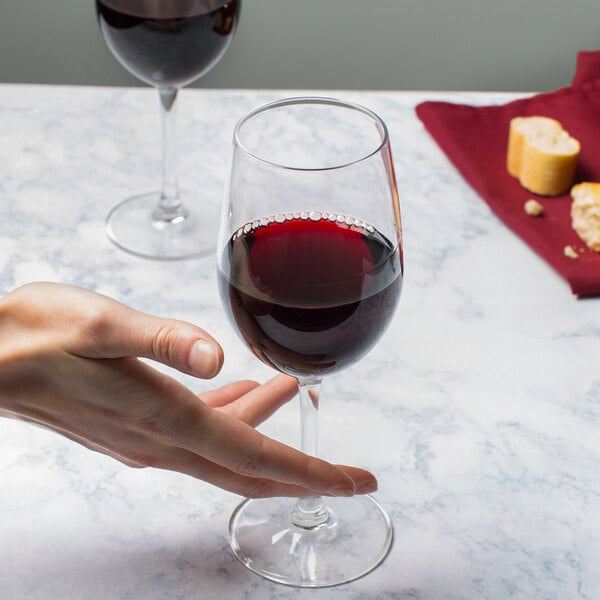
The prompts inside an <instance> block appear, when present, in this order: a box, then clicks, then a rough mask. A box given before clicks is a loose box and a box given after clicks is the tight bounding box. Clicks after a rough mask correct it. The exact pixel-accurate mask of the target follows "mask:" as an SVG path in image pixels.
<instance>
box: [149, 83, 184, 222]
mask: <svg viewBox="0 0 600 600" xmlns="http://www.w3.org/2000/svg"><path fill="white" fill-rule="evenodd" d="M158 93H159V96H160V114H161V133H162V185H161V193H160V200H159V203H158V206H157V207H156V209H155V211H154V213H153V217H154V220H155V221H156V222H159V223H164V224H167V223H178V222H180V221H183V220H184V219H185V218H186V216H187V211H186V210H185V209H184V207H183V205H182V204H181V200H180V198H179V186H178V184H177V145H176V117H177V111H176V106H177V103H176V100H177V90H176V89H174V88H159V90H158Z"/></svg>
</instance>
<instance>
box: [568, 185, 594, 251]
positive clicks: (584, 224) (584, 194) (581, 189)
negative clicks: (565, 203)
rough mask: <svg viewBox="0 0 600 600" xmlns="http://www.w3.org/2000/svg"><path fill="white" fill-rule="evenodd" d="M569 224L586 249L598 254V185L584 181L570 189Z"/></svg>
mask: <svg viewBox="0 0 600 600" xmlns="http://www.w3.org/2000/svg"><path fill="white" fill-rule="evenodd" d="M571 197H572V198H573V202H572V203H571V224H572V225H573V229H574V230H575V231H576V232H577V235H578V236H579V237H580V238H581V239H582V240H583V241H584V242H585V243H586V244H587V246H588V248H591V249H592V250H594V251H596V252H600V183H592V182H589V181H585V182H583V183H579V184H577V185H574V186H573V188H572V189H571Z"/></svg>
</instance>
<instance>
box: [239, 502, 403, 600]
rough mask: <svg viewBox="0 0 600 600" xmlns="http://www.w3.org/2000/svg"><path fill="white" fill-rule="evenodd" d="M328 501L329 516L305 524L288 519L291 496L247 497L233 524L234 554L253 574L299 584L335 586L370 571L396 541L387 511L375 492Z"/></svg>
mask: <svg viewBox="0 0 600 600" xmlns="http://www.w3.org/2000/svg"><path fill="white" fill-rule="evenodd" d="M325 501H326V503H327V506H328V508H329V510H330V512H331V517H330V519H329V520H328V521H327V522H325V523H323V524H322V525H319V526H317V527H315V528H312V529H304V528H302V527H298V526H296V525H294V524H292V522H291V520H290V513H291V511H292V510H293V508H294V504H295V499H293V498H267V499H260V500H245V501H244V502H242V503H241V504H240V505H239V506H238V507H237V509H236V510H235V512H234V513H233V515H232V517H231V521H230V523H229V536H230V538H229V539H230V544H231V548H232V550H233V552H234V554H235V556H236V557H237V558H238V559H239V560H240V562H241V563H242V564H243V565H244V566H245V567H247V568H248V569H250V570H251V571H253V572H254V573H257V574H258V575H260V576H262V577H264V578H266V579H269V580H271V581H275V582H277V583H282V584H285V585H290V586H295V587H308V588H321V587H331V586H335V585H340V584H343V583H348V582H350V581H353V580H355V579H358V578H359V577H362V576H364V575H366V574H367V573H370V572H371V571H372V570H373V569H375V568H376V567H377V566H379V565H380V564H381V562H382V561H383V560H384V559H385V557H386V556H387V554H388V552H389V550H390V548H391V546H392V539H393V530H392V524H391V521H390V518H389V516H388V515H387V513H386V512H385V511H384V509H383V508H382V507H381V506H380V505H379V503H378V502H377V501H376V500H375V499H374V498H373V497H372V496H355V497H353V498H336V497H334V498H327V499H326V500H325Z"/></svg>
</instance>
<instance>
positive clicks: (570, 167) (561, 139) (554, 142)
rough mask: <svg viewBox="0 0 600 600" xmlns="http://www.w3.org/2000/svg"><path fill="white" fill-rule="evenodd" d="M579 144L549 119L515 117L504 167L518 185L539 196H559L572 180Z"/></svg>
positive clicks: (569, 185) (510, 130) (557, 123)
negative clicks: (515, 179)
mask: <svg viewBox="0 0 600 600" xmlns="http://www.w3.org/2000/svg"><path fill="white" fill-rule="evenodd" d="M579 152H580V145H579V142H578V141H577V140H576V139H575V138H573V137H571V136H570V135H569V134H568V133H567V132H566V131H565V130H564V129H563V127H562V125H561V124H560V122H559V121H557V120H556V119H551V118H549V117H541V116H533V117H515V118H513V119H512V120H511V122H510V129H509V136H508V152H507V158H506V166H507V170H508V172H509V173H510V174H511V175H512V176H513V177H517V178H518V179H519V182H520V183H521V185H522V186H523V187H524V188H525V189H527V190H529V191H530V192H533V193H534V194H538V195H540V196H558V195H560V194H564V193H565V192H567V191H568V190H569V188H570V187H571V185H572V184H573V178H574V177H575V169H576V168H577V159H578V158H579Z"/></svg>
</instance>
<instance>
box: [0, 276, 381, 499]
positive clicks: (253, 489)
mask: <svg viewBox="0 0 600 600" xmlns="http://www.w3.org/2000/svg"><path fill="white" fill-rule="evenodd" d="M138 357H143V358H150V359H153V360H156V361H159V362H161V363H164V364H165V365H168V366H170V367H174V368H176V369H178V370H179V371H182V372H184V373H187V374H191V375H195V376H197V377H202V378H210V377H214V376H215V375H216V374H217V373H218V372H219V370H220V369H221V366H222V364H223V351H222V349H221V347H220V346H219V345H218V343H217V342H216V341H215V340H214V339H213V338H212V337H211V336H210V335H209V334H208V333H207V332H205V331H204V330H202V329H200V328H199V327H196V326H194V325H192V324H190V323H185V322H183V321H177V320H172V319H164V318H159V317H155V316H151V315H148V314H144V313H141V312H139V311H136V310H134V309H132V308H130V307H128V306H126V305H124V304H121V303H119V302H117V301H115V300H112V299H110V298H108V297H106V296H102V295H100V294H96V293H94V292H91V291H89V290H85V289H83V288H78V287H73V286H66V285H61V284H50V283H36V284H29V285H26V286H23V287H21V288H19V289H17V290H15V291H14V292H12V293H11V294H9V295H8V296H5V297H4V298H2V299H1V300H0V414H1V415H4V416H11V417H15V418H18V419H22V420H25V421H29V422H33V423H36V424H39V425H42V426H44V427H47V428H50V429H52V430H54V431H57V432H59V433H61V434H63V435H65V436H67V437H69V438H71V439H73V440H75V441H77V442H79V443H81V444H83V445H84V446H86V447H88V448H91V449H93V450H97V451H100V452H103V453H105V454H108V455H110V456H112V457H114V458H116V459H118V460H120V461H121V462H123V463H125V464H127V465H130V466H134V467H148V466H153V467H158V468H163V469H169V470H173V471H179V472H181V473H185V474H188V475H192V476H194V477H197V478H199V479H203V480H205V481H208V482H210V483H212V484H214V485H217V486H219V487H221V488H223V489H226V490H229V491H232V492H235V493H238V494H241V495H244V496H248V497H266V496H307V495H315V494H323V495H327V494H330V495H352V494H353V493H368V492H372V491H374V490H375V489H376V487H377V483H376V480H375V478H374V477H373V475H372V474H370V473H369V472H368V471H364V470H362V469H358V468H354V467H347V466H335V465H332V464H330V463H327V462H325V461H323V460H320V459H318V458H315V457H310V456H307V455H305V454H303V453H301V452H299V451H297V450H295V449H293V448H290V447H289V446H286V445H284V444H282V443H280V442H277V441H275V440H273V439H271V438H269V437H267V436H264V435H262V434H261V433H259V432H257V431H256V430H255V429H254V427H255V426H256V425H258V424H259V423H260V422H262V421H263V420H264V419H266V418H268V417H269V416H270V415H271V414H272V413H273V412H274V411H276V410H277V408H279V407H280V406H281V405H282V404H283V403H285V402H287V401H288V400H289V399H290V398H292V397H293V396H294V395H295V393H296V383H295V380H294V379H292V378H289V377H286V376H283V375H280V376H277V377H275V378H273V379H272V380H271V381H269V382H267V383H266V384H264V385H262V386H260V385H258V384H257V383H256V382H252V381H239V382H235V383H232V384H229V385H225V386H223V387H220V388H218V389H216V390H212V391H209V392H205V393H203V394H201V396H200V398H199V397H198V396H196V395H195V394H194V393H193V392H191V391H190V390H189V389H187V388H186V387H185V386H184V385H182V384H181V383H179V382H178V381H176V380H175V379H173V378H172V377H169V376H168V375H166V374H164V373H161V372H159V371H157V370H156V369H154V368H152V367H151V366H150V365H148V364H146V363H144V362H142V361H140V360H138Z"/></svg>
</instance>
